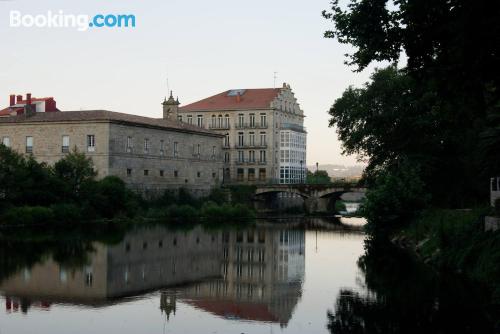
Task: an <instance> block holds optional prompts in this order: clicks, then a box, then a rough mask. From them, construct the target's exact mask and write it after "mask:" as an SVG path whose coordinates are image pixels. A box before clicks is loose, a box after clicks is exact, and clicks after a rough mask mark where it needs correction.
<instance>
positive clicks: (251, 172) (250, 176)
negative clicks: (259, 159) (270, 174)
mask: <svg viewBox="0 0 500 334" xmlns="http://www.w3.org/2000/svg"><path fill="white" fill-rule="evenodd" d="M248 181H255V169H253V168H249V169H248Z"/></svg>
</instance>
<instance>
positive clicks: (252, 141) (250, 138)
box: [248, 132, 255, 146]
mask: <svg viewBox="0 0 500 334" xmlns="http://www.w3.org/2000/svg"><path fill="white" fill-rule="evenodd" d="M248 141H249V142H250V143H249V145H250V146H254V145H255V133H254V132H250V133H249V134H248Z"/></svg>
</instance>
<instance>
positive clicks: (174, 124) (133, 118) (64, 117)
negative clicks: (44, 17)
mask: <svg viewBox="0 0 500 334" xmlns="http://www.w3.org/2000/svg"><path fill="white" fill-rule="evenodd" d="M92 121H97V122H112V123H121V124H129V125H135V126H143V127H150V128H158V129H166V130H173V131H180V132H191V133H198V134H205V135H210V136H216V137H222V135H220V134H218V133H216V132H213V131H210V130H206V129H203V128H200V127H197V126H194V125H189V124H186V123H182V122H179V121H177V120H167V119H162V118H151V117H144V116H138V115H131V114H125V113H119V112H114V111H108V110H78V111H61V112H40V113H35V114H33V115H30V116H28V115H25V114H22V115H17V116H12V117H0V125H2V124H12V123H49V122H92Z"/></svg>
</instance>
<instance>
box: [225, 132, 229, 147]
mask: <svg viewBox="0 0 500 334" xmlns="http://www.w3.org/2000/svg"><path fill="white" fill-rule="evenodd" d="M224 147H229V133H226V136H225V137H224Z"/></svg>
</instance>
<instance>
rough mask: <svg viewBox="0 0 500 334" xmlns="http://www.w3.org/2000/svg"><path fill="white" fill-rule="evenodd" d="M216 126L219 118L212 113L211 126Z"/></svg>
mask: <svg viewBox="0 0 500 334" xmlns="http://www.w3.org/2000/svg"><path fill="white" fill-rule="evenodd" d="M216 126H217V118H216V117H215V115H212V125H211V127H212V128H215V127H216Z"/></svg>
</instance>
